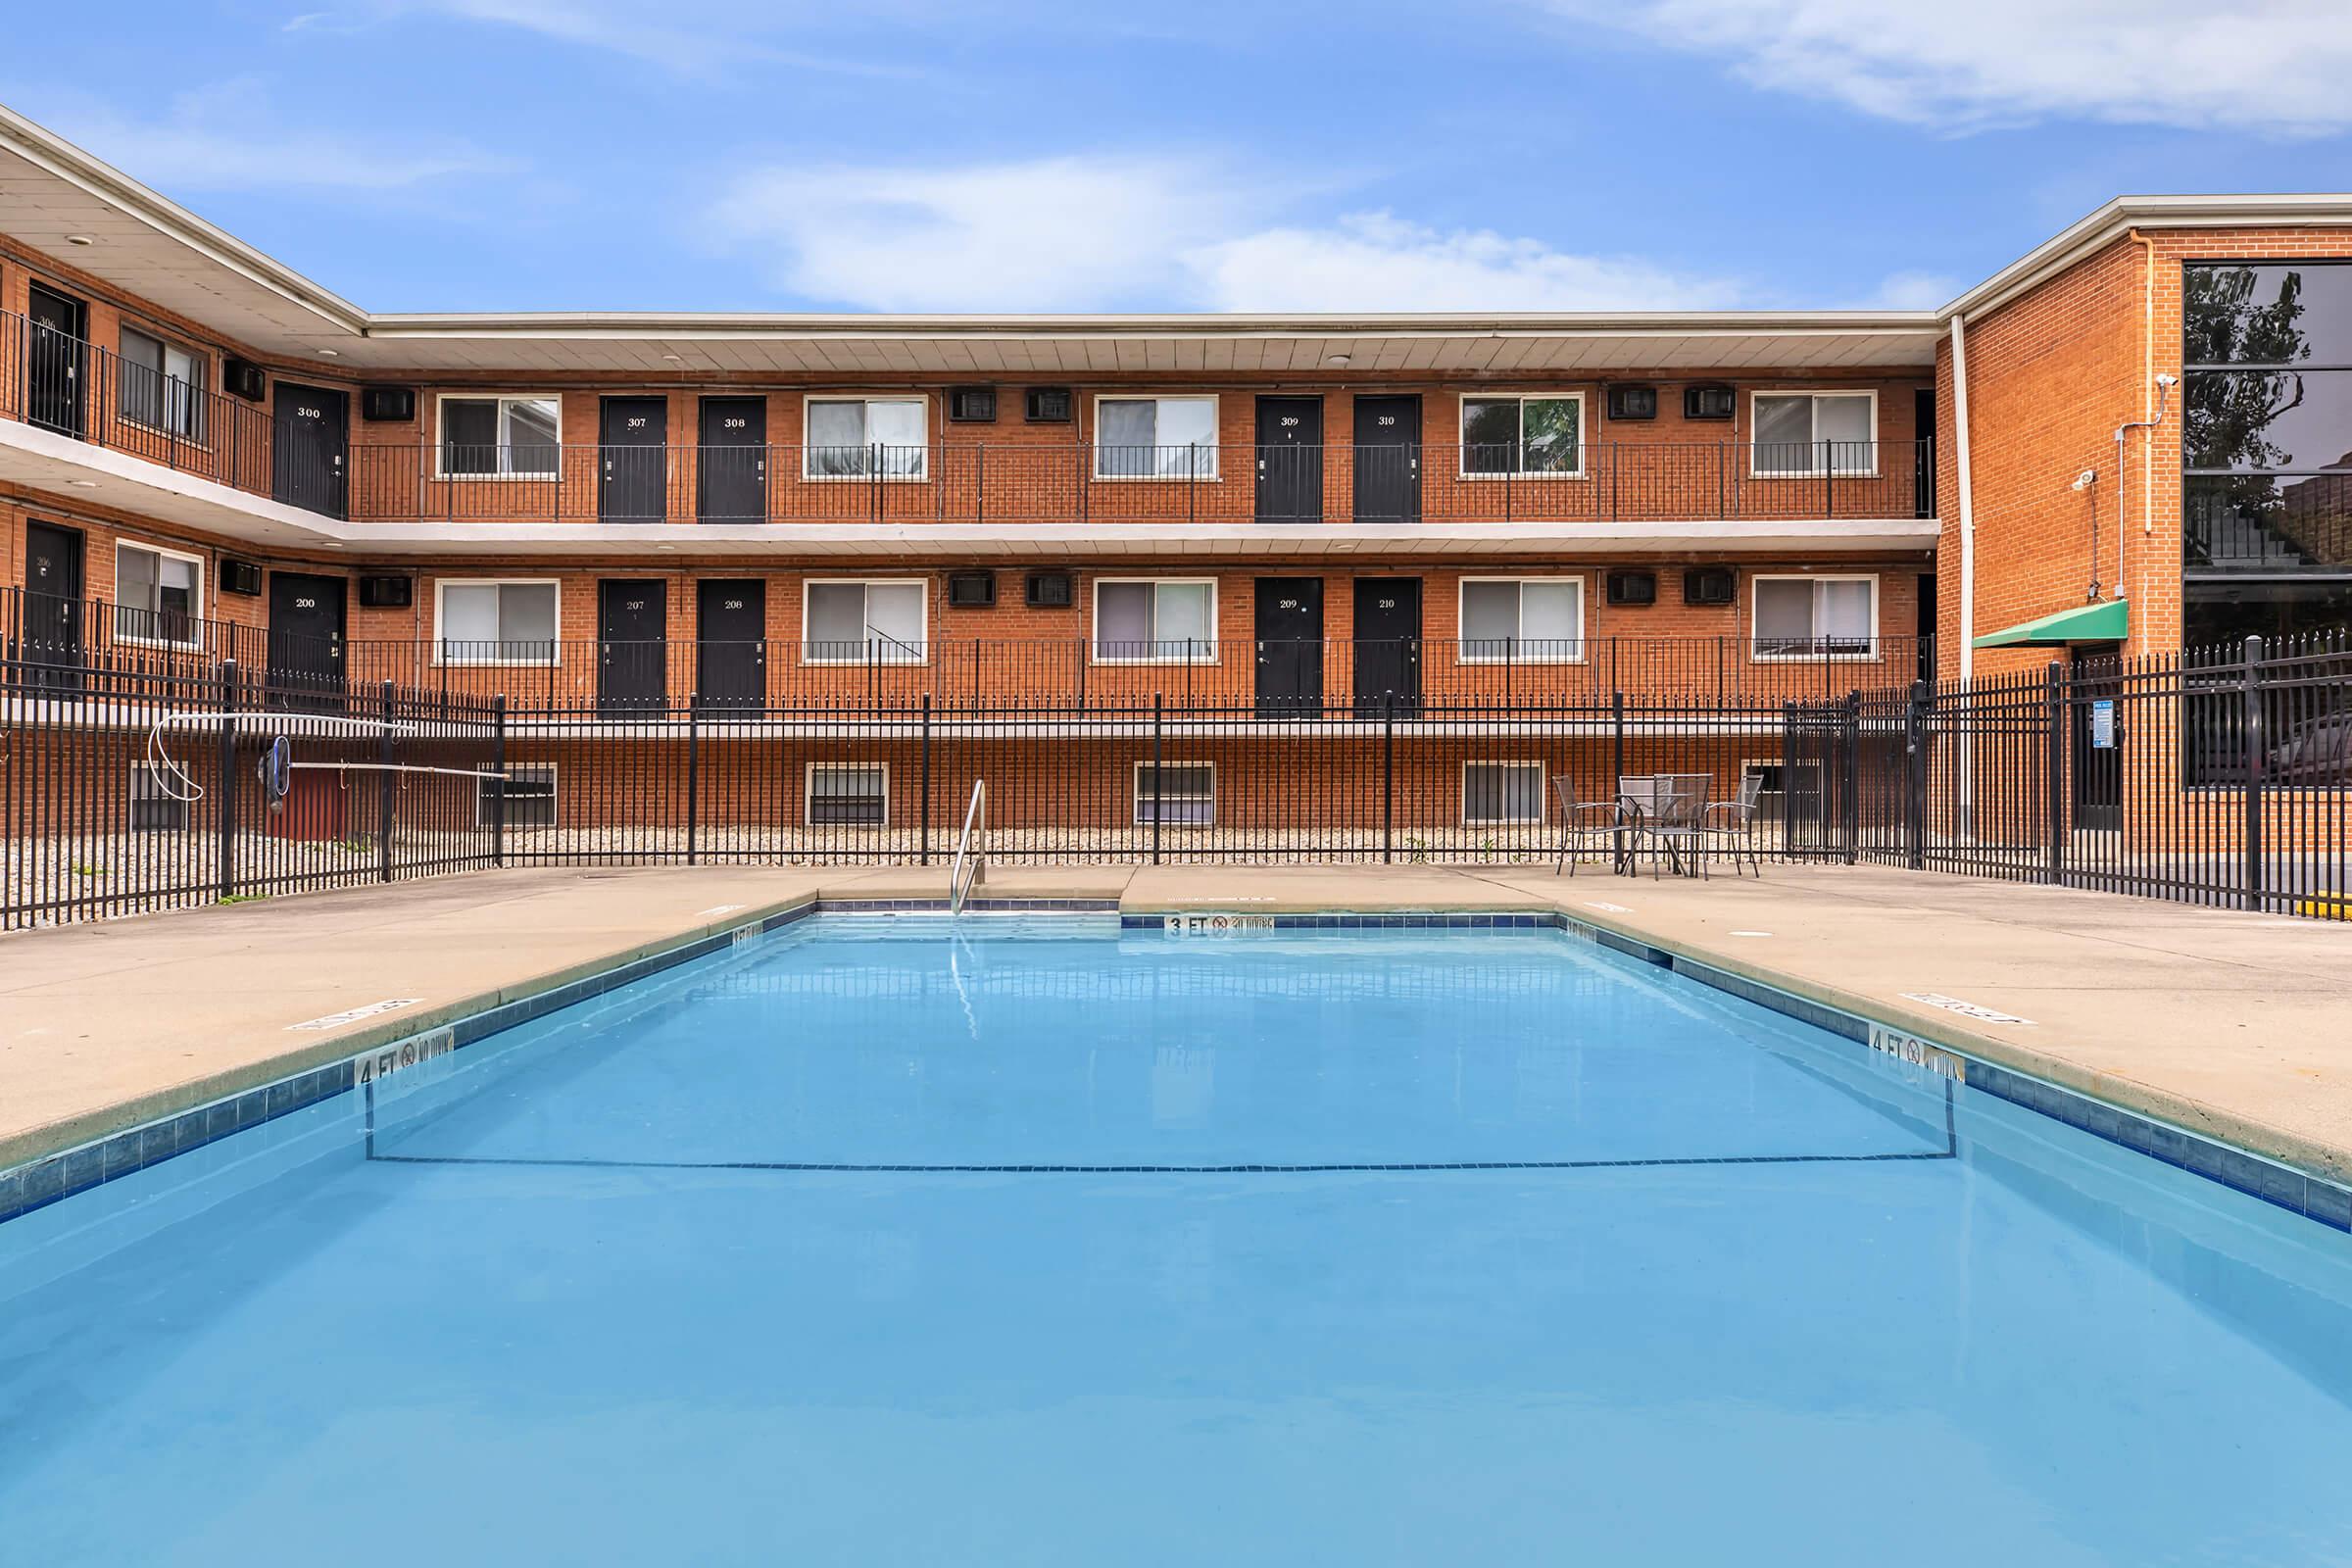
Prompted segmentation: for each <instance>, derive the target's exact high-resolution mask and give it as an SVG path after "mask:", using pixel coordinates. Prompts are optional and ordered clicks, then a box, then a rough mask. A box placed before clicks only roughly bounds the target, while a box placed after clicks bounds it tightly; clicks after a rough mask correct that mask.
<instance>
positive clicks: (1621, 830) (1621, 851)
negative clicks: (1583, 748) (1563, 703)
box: [1609, 682, 1625, 867]
mask: <svg viewBox="0 0 2352 1568" xmlns="http://www.w3.org/2000/svg"><path fill="white" fill-rule="evenodd" d="M1611 685H1612V686H1614V685H1615V682H1611ZM1609 799H1610V800H1612V801H1614V802H1616V803H1618V810H1617V813H1616V814H1617V818H1618V826H1617V827H1616V828H1615V829H1614V830H1612V831H1611V833H1610V834H1609V864H1610V865H1611V866H1613V867H1623V866H1624V864H1625V826H1624V817H1625V810H1624V802H1625V691H1624V689H1623V688H1622V687H1620V688H1617V689H1615V690H1612V691H1611V692H1610V693H1609Z"/></svg>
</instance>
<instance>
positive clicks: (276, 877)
mask: <svg viewBox="0 0 2352 1568" xmlns="http://www.w3.org/2000/svg"><path fill="white" fill-rule="evenodd" d="M178 629H180V630H184V629H185V628H178ZM249 635H251V634H249ZM159 641H161V642H162V643H163V646H157V644H158V642H159ZM191 643H201V639H200V638H191V639H190V642H173V641H171V640H170V639H157V638H149V637H141V636H133V637H130V638H127V639H124V640H123V642H122V643H121V644H120V645H113V644H110V645H107V646H105V647H100V646H99V645H98V644H97V643H96V641H95V640H94V639H91V640H85V641H84V642H83V644H82V645H81V654H82V657H80V658H79V659H77V660H76V661H74V662H60V661H58V660H56V659H55V658H53V657H51V654H52V653H53V652H54V651H53V650H49V649H46V648H44V647H43V646H42V645H41V644H40V642H39V639H23V638H19V639H16V640H13V641H11V642H10V643H9V644H8V646H7V651H6V658H5V661H0V856H4V857H5V859H4V860H0V871H4V873H5V881H4V884H0V924H5V925H22V924H31V923H42V922H49V921H56V920H63V919H71V918H77V917H84V916H92V915H107V914H120V913H128V912H133V911H136V910H140V909H147V908H157V907H167V906H171V905H178V904H190V903H200V902H207V901H211V900H218V899H222V898H241V897H251V896H257V895H263V894H270V893H277V892H286V891H293V890H297V889H304V888H314V887H327V886H336V885H343V884H349V883H355V882H363V881H383V880H390V879H394V878H398V877H404V876H414V875H420V874H425V873H428V872H434V871H454V870H464V869H468V868H473V867H478V866H484V865H495V864H566V863H570V864H585V863H702V862H711V861H725V860H760V861H767V862H774V863H809V864H818V863H848V864H879V863H907V864H926V863H933V862H936V861H939V860H942V859H943V858H945V857H946V856H947V855H948V854H950V853H951V851H952V848H953V843H954V837H955V833H956V827H957V824H958V823H959V822H960V820H961V817H962V813H963V809H964V805H965V803H966V801H967V800H968V799H969V797H970V795H971V792H972V789H973V786H974V784H975V783H977V782H981V781H985V783H986V784H987V787H988V793H989V800H990V822H991V829H992V834H991V851H992V853H993V854H994V855H995V856H997V857H998V858H1004V859H1008V860H1015V861H1034V862H1054V861H1084V860H1109V861H1129V862H1139V863H1141V862H1149V863H1167V862H1180V861H1222V862H1259V863H1277V862H1302V861H1358V862H1371V863H1392V864H1394V863H1406V862H1413V861H1434V862H1447V863H1467V864H1487V865H1512V864H1520V865H1541V864H1545V863H1548V862H1550V861H1551V860H1552V859H1553V858H1554V857H1555V856H1556V855H1557V854H1558V853H1559V852H1560V851H1561V849H1562V848H1563V846H1564V844H1566V843H1567V842H1568V841H1567V838H1566V830H1567V828H1568V826H1569V825H1570V824H1571V823H1577V822H1584V823H1588V824H1589V823H1590V820H1591V816H1592V814H1593V813H1588V812H1584V811H1582V810H1580V808H1581V807H1583V806H1584V805H1585V804H1586V803H1592V802H1603V803H1606V802H1613V801H1614V800H1615V799H1616V798H1617V795H1618V793H1619V782H1620V781H1621V780H1622V779H1624V778H1626V777H1627V776H1629V775H1642V774H1652V773H1669V772H1670V773H1678V774H1685V775H1696V776H1699V777H1701V778H1703V779H1705V780H1706V782H1707V788H1708V790H1709V793H1710V794H1711V795H1712V796H1713V797H1714V798H1715V799H1718V800H1724V801H1731V800H1735V799H1737V798H1738V795H1739V792H1740V788H1741V785H1742V783H1743V781H1752V784H1753V787H1754V789H1755V790H1756V791H1757V792H1759V794H1760V800H1759V808H1760V810H1759V816H1760V818H1761V824H1762V825H1761V827H1760V830H1759V836H1760V839H1761V842H1760V843H1759V844H1758V846H1757V847H1758V848H1759V849H1760V850H1762V851H1763V853H1765V854H1769V855H1779V856H1783V857H1786V858H1797V859H1813V860H1828V861H1845V862H1850V861H1857V860H1868V861H1871V862H1873V863H1878V864H1886V865H1896V866H1905V867H1910V868H1913V869H1919V870H1942V871H1951V872H1963V873H1968V874H1974V875H1983V876H1994V877H2006V878H2013V879H2019V880H2032V881H2041V882H2053V883H2059V884H2063V885H2067V886H2073V887H2082V888H2095V889H2103V890H2107V891H2114V892H2124V893H2133V894H2140V895H2146V896H2153V897H2159V898H2167V899H2173V900H2177V901H2182V902H2188V903H2198V904H2209V905H2220V906H2229V907H2244V908H2251V909H2264V910H2271V911H2275V912H2286V913H2295V914H2305V915H2317V916H2338V917H2340V916H2343V915H2345V914H2347V912H2352V909H2348V907H2347V902H2346V901H2347V891H2348V890H2347V880H2348V878H2347V869H2348V864H2352V855H2348V852H2347V842H2348V834H2347V816H2348V815H2352V647H2348V646H2347V645H2346V644H2345V643H2343V642H2342V641H2340V640H2330V641H2314V642H2305V643H2294V644H2284V645H2277V646H2266V645H2264V644H2262V643H2260V642H2259V641H2257V642H2252V643H2249V644H2247V645H2245V646H2244V647H2242V648H2239V649H2236V650H2234V651H2231V652H2229V653H2228V654H2224V653H2220V652H2213V651H2205V652H2199V653H2195V654H2191V655H2188V656H2183V657H2174V658H2167V659H2156V660H2146V661H2135V662H2121V661H2117V660H2112V659H2109V660H2104V661H2091V660H2083V661H2078V662H2074V663H2073V664H2053V665H2051V666H2049V667H2048V668H2046V669H2031V670H2024V671H2020V672H2017V673H2014V674H2004V675H1998V676H1993V677H1988V678H1985V679H1982V680H1978V681H1975V682H1973V683H1970V684H1967V685H1959V684H1941V685H1938V684H1934V683H1926V682H1913V683H1908V684H1904V683H1898V682H1895V681H1891V680H1886V679H1881V680H1880V681H1878V682H1876V683H1873V684H1871V685H1868V686H1866V687H1862V688H1858V689H1848V690H1846V691H1845V692H1843V693H1842V694H1840V695H1838V696H1836V697H1834V698H1829V699H1826V700H1825V699H1823V698H1821V697H1818V696H1812V695H1806V696H1804V697H1801V698H1799V697H1784V698H1783V699H1782V700H1780V701H1779V702H1777V703H1775V704H1770V705H1767V704H1764V703H1761V702H1759V701H1757V700H1755V699H1754V697H1753V694H1749V693H1732V694H1727V693H1725V692H1724V691H1721V690H1718V689H1715V688H1713V687H1710V686H1707V685H1705V684H1703V683H1700V684H1694V685H1693V686H1692V687H1691V689H1683V690H1678V689H1675V687H1674V685H1673V683H1671V682H1653V683H1652V684H1650V685H1649V686H1648V687H1646V688H1643V689H1627V688H1626V687H1624V686H1617V687H1613V688H1612V687H1609V686H1607V685H1605V684H1603V683H1600V682H1598V681H1593V680H1591V675H1592V673H1593V671H1592V667H1591V666H1589V665H1588V666H1580V668H1581V670H1582V673H1581V674H1580V676H1579V678H1578V679H1577V681H1575V682H1571V683H1560V684H1549V685H1545V686H1544V687H1542V688H1540V689H1529V688H1524V687H1518V686H1508V685H1495V686H1491V687H1478V688H1472V687H1468V686H1460V687H1449V688H1444V689H1437V688H1433V687H1432V686H1430V685H1427V684H1425V685H1423V686H1422V687H1420V688H1418V689H1415V690H1411V691H1398V690H1396V689H1393V688H1392V689H1387V690H1383V691H1381V692H1379V693H1378V694H1377V695H1376V696H1370V695H1348V694H1347V689H1346V688H1345V687H1341V688H1339V689H1338V690H1339V691H1340V693H1341V695H1339V696H1338V697H1336V698H1334V699H1332V700H1324V701H1319V702H1317V703H1316V704H1314V705H1312V706H1299V705H1296V704H1294V705H1291V706H1276V707H1273V708H1269V706H1268V705H1267V704H1266V703H1265V701H1264V700H1263V697H1262V695H1261V694H1260V693H1258V692H1255V691H1253V690H1252V689H1251V686H1250V680H1249V677H1248V676H1247V675H1246V674H1242V673H1240V672H1239V671H1237V672H1236V674H1235V677H1234V678H1233V679H1232V680H1231V681H1228V682H1226V683H1224V684H1221V685H1218V686H1215V687H1213V688H1209V687H1196V688H1191V689H1185V688H1180V687H1173V686H1172V684H1171V681H1172V677H1174V676H1177V675H1180V674H1182V673H1184V671H1183V670H1182V669H1180V668H1167V667H1159V666H1143V667H1140V668H1136V669H1132V670H1122V671H1120V672H1119V673H1121V674H1122V675H1123V676H1130V677H1132V679H1131V680H1129V681H1128V682H1127V683H1126V684H1124V685H1121V686H1119V687H1117V688H1116V689H1109V690H1106V689H1103V688H1100V687H1096V688H1091V689H1090V690H1089V692H1088V694H1087V696H1086V698H1085V700H1084V701H1083V702H1074V701H1071V700H1069V699H1068V696H1067V694H1066V693H1060V692H1055V693H1052V694H1048V695H1047V696H1044V697H1034V698H1031V699H1029V700H1026V701H1024V700H1020V699H1019V698H1018V697H1017V696H1014V695H1012V694H1010V693H1008V694H1007V695H1006V696H1005V698H1003V699H1001V700H1000V699H993V698H971V697H967V696H965V695H962V694H959V693H957V692H956V691H953V690H943V689H940V686H939V682H940V677H941V674H942V669H943V667H944V666H941V665H938V664H929V665H925V666H921V667H919V668H916V669H911V670H907V671H901V672H899V673H902V674H905V675H906V676H907V678H908V680H909V681H910V684H909V685H908V687H907V689H906V690H904V691H900V690H897V689H895V688H894V689H892V690H890V691H887V692H878V691H877V692H864V693H861V694H851V695H834V696H828V697H826V698H825V699H824V700H822V701H816V700H809V701H802V700H783V701H779V700H777V699H776V698H775V697H774V696H772V695H771V694H770V693H769V691H768V690H767V689H766V688H764V687H763V688H760V689H759V693H758V695H757V696H751V695H749V694H746V697H745V699H744V700H739V701H735V702H731V703H727V704H721V705H712V704H711V703H708V702H698V701H696V700H695V693H694V692H693V691H692V690H691V689H689V690H687V691H685V692H681V693H671V692H666V691H665V692H664V693H662V695H661V696H660V697H659V698H658V699H656V700H650V701H640V702H637V703H634V704H633V705H630V706H626V707H617V708H616V707H613V706H612V705H610V704H609V703H607V702H605V701H603V700H602V699H601V698H600V696H599V695H598V694H597V693H595V692H594V691H590V692H588V693H587V694H586V695H584V696H583V695H579V694H573V695H570V696H567V697H564V698H563V699H562V700H554V701H545V702H529V703H518V704H512V705H511V704H510V703H509V702H508V700H507V698H506V696H505V694H503V693H497V692H484V691H478V690H468V689H449V688H443V687H439V686H432V687H421V688H420V687H417V686H415V685H407V684H401V683H394V682H373V683H363V682H355V681H352V680H350V679H345V678H338V679H335V680H333V681H331V682H323V683H322V682H321V681H319V679H318V678H316V676H315V675H314V674H313V673H311V672H309V671H307V670H306V669H304V668H302V667H300V664H299V662H296V664H295V666H294V667H291V668H289V669H287V670H286V671H284V672H282V673H281V671H280V670H279V669H278V668H277V667H276V666H275V665H273V664H272V663H271V662H270V655H271V654H274V653H282V652H283V650H279V649H275V648H274V647H272V646H270V645H268V644H267V643H265V645H264V646H263V649H262V652H263V654H264V660H263V662H262V664H261V666H260V667H259V668H258V669H254V670H250V671H249V670H248V669H246V668H245V666H243V665H242V664H241V663H240V662H237V661H236V660H234V659H221V660H213V661H207V660H206V659H205V658H203V649H202V648H201V647H198V646H191V645H190V644H191ZM1247 667H1248V666H1247V665H1243V666H1240V668H1241V669H1242V670H1246V669H1247ZM1833 667H1841V666H1833ZM500 673H513V671H503V672H500ZM1490 673H1491V672H1490ZM1807 678H1816V677H1815V676H1814V675H1812V674H1809V675H1808V677H1807ZM1331 689H1332V688H1328V687H1327V688H1325V690H1331ZM270 768H275V769H277V770H278V772H277V774H276V776H275V777H274V779H272V778H271V777H270V776H269V774H268V772H267V769H270ZM1575 848H1576V849H1577V850H1578V852H1579V853H1580V855H1581V856H1582V857H1583V858H1593V857H1595V856H1601V857H1605V856H1607V855H1608V853H1609V852H1610V851H1611V850H1612V849H1614V848H1615V844H1614V843H1613V841H1610V840H1609V838H1608V836H1607V835H1605V834H1604V835H1602V836H1601V839H1600V840H1599V841H1597V842H1596V841H1594V840H1593V839H1591V838H1586V839H1584V840H1580V841H1578V842H1577V844H1576V845H1575Z"/></svg>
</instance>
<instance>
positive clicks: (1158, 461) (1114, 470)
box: [1095, 393, 1217, 479]
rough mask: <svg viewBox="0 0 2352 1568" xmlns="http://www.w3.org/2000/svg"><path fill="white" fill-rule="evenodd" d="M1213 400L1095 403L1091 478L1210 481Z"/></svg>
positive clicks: (1122, 399)
mask: <svg viewBox="0 0 2352 1568" xmlns="http://www.w3.org/2000/svg"><path fill="white" fill-rule="evenodd" d="M1216 476H1217V399H1216V396H1215V394H1214V393H1211V394H1209V395H1207V396H1205V397H1181V398H1138V397H1113V396H1109V395H1107V394H1106V395H1104V396H1102V397H1098V398H1096V399H1095V477H1096V478H1098V479H1214V478H1215V477H1216Z"/></svg>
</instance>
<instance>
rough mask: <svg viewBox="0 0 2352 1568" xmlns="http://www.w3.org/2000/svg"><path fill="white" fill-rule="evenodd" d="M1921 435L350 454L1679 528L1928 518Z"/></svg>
mask: <svg viewBox="0 0 2352 1568" xmlns="http://www.w3.org/2000/svg"><path fill="white" fill-rule="evenodd" d="M1927 445H1928V444H1927V443H1924V442H1875V441H1837V442H1818V443H1785V442H1784V443H1773V442H1737V441H1724V442H1659V441H1640V442H1590V443H1584V444H1581V445H1579V446H1578V447H1577V448H1576V449H1575V450H1574V451H1573V453H1571V454H1569V455H1567V456H1566V457H1565V458H1563V457H1562V455H1561V454H1559V453H1557V452H1549V453H1545V454H1543V455H1541V457H1538V456H1537V455H1534V454H1530V453H1526V452H1522V451H1520V450H1518V449H1516V448H1514V447H1512V446H1509V445H1472V446H1459V445H1453V444H1450V443H1449V444H1446V445H1443V446H1440V445H1428V444H1419V443H1415V444H1409V445H1393V446H1367V445H1355V444H1346V445H1278V446H1277V445H1257V444H1249V443H1244V444H1214V445H1212V444H1206V443H1201V444H1196V445H1190V446H1150V447H1134V446H1103V445H1090V446H1081V445H1076V444H1062V443H1055V444H1051V445H1048V444H1042V443H1037V442H1008V443H991V442H987V441H952V442H931V443H927V444H924V445H920V446H912V445H909V446H881V445H876V446H862V447H832V446H806V445H790V446H743V447H716V446H681V447H628V446H610V445H603V446H579V445H557V444H547V445H541V446H536V447H527V448H515V447H451V446H448V445H440V446H423V447H418V446H378V445H362V446H358V447H354V448H353V449H352V451H351V455H350V460H351V461H350V474H351V477H350V494H349V507H350V515H351V516H352V517H354V518H355V519H365V520H369V521H384V522H483V523H522V522H533V521H546V522H564V523H597V522H604V523H736V524H746V523H753V524H757V523H794V522H812V523H873V524H898V525H921V524H925V523H956V524H980V525H986V524H1004V525H1007V526H1014V527H1017V526H1021V525H1024V524H1072V523H1075V524H1101V525H1103V526H1106V527H1119V526H1127V525H1136V524H1199V523H1260V524H1278V525H1293V524H1296V525H1317V524H1325V523H1350V522H1351V523H1367V524H1390V525H1395V524H1415V523H1432V524H1446V523H1497V522H1500V523H1509V522H1555V523H1578V522H1594V523H1606V522H1672V521H1740V520H1759V521H1773V522H1788V521H1791V520H1798V519H1810V518H1874V519H1884V518H1914V517H1928V516H1933V515H1935V513H1934V498H1933V495H1932V493H1931V491H1932V484H1933V465H1932V463H1931V461H1930V460H1929V458H1928V456H1927Z"/></svg>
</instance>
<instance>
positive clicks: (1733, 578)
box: [1683, 566, 1740, 605]
mask: <svg viewBox="0 0 2352 1568" xmlns="http://www.w3.org/2000/svg"><path fill="white" fill-rule="evenodd" d="M1739 580H1740V579H1739V577H1738V576H1737V574H1735V573H1734V572H1733V570H1732V568H1731V567H1729V566H1692V567H1691V569H1690V570H1689V571H1686V572H1684V573H1683V603H1684V604H1686V605H1728V604H1730V603H1731V602H1732V598H1733V593H1734V591H1735V589H1736V588H1737V587H1738V585H1739Z"/></svg>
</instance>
